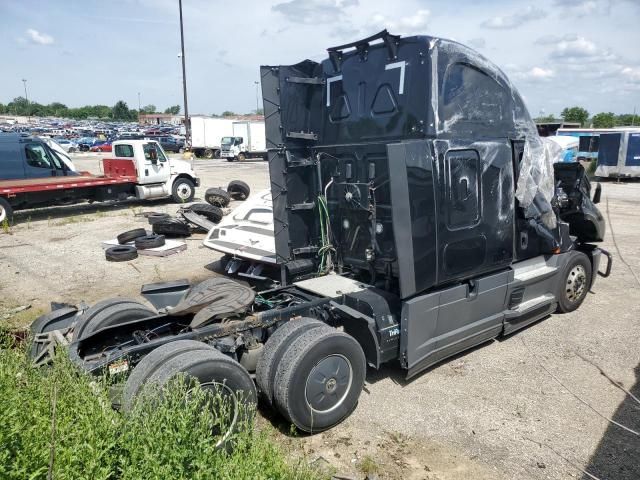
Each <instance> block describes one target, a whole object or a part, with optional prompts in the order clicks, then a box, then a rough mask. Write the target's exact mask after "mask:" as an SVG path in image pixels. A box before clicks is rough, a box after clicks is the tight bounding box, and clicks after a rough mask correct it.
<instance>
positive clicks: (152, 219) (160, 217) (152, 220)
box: [147, 212, 171, 225]
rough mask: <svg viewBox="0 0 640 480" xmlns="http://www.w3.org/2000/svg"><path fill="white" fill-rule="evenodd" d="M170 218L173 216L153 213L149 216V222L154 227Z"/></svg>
mask: <svg viewBox="0 0 640 480" xmlns="http://www.w3.org/2000/svg"><path fill="white" fill-rule="evenodd" d="M170 218H171V215H169V214H168V213H159V212H152V213H150V214H149V215H147V220H148V221H149V225H154V224H156V223H158V222H161V221H163V220H168V219H170Z"/></svg>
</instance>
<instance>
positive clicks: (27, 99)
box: [22, 78, 31, 121]
mask: <svg viewBox="0 0 640 480" xmlns="http://www.w3.org/2000/svg"><path fill="white" fill-rule="evenodd" d="M22 84H23V85H24V98H25V100H26V101H27V118H28V119H29V121H31V115H29V113H30V112H29V110H30V108H29V95H28V94H27V79H26V78H23V79H22Z"/></svg>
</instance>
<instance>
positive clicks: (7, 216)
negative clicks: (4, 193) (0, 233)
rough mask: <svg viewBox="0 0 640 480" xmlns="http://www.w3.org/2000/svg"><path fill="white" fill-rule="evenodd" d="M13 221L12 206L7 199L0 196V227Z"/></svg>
mask: <svg viewBox="0 0 640 480" xmlns="http://www.w3.org/2000/svg"><path fill="white" fill-rule="evenodd" d="M5 222H6V223H8V224H11V223H13V208H12V207H11V205H10V204H9V202H8V201H7V200H5V199H4V198H2V197H0V227H1V226H2V225H3V224H4V223H5Z"/></svg>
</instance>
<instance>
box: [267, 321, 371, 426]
mask: <svg viewBox="0 0 640 480" xmlns="http://www.w3.org/2000/svg"><path fill="white" fill-rule="evenodd" d="M334 371H335V372H334ZM365 376H366V360H365V356H364V352H363V351H362V347H360V344H358V342H357V341H356V340H355V339H354V338H353V337H351V336H350V335H347V334H346V333H343V332H338V331H337V330H330V331H327V330H325V329H318V328H315V329H312V330H310V331H308V332H305V333H303V334H302V335H300V336H299V337H298V338H296V339H295V340H294V341H293V342H292V343H290V344H289V345H288V346H287V349H286V351H285V353H284V355H283V357H282V360H281V362H280V364H279V365H278V368H277V371H276V376H275V380H274V399H275V404H276V406H277V408H278V410H279V411H280V413H282V415H283V416H284V417H285V418H286V419H287V420H289V421H290V422H291V423H293V424H294V425H295V426H296V427H298V428H299V429H300V430H302V431H304V432H310V433H311V432H321V431H324V430H327V429H328V428H331V427H333V426H334V425H337V424H338V423H340V422H341V421H342V420H344V419H345V418H346V417H348V416H349V415H350V414H351V412H352V411H353V410H354V409H355V407H356V405H357V404H358V398H359V397H360V393H361V391H362V387H363V386H364V379H365ZM312 378H313V379H316V381H315V382H312V383H309V381H310V380H311V379H312ZM331 392H333V393H331ZM327 393H329V395H327ZM308 398H311V400H307V399H308Z"/></svg>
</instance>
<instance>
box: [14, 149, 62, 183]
mask: <svg viewBox="0 0 640 480" xmlns="http://www.w3.org/2000/svg"><path fill="white" fill-rule="evenodd" d="M23 154H24V159H25V163H24V176H25V178H46V177H55V176H58V175H59V170H60V169H59V168H57V167H56V160H57V159H54V158H53V156H52V155H51V154H50V153H49V150H48V149H47V148H46V147H45V146H44V144H42V143H40V142H27V143H25V144H24V148H23Z"/></svg>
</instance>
